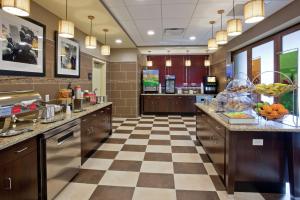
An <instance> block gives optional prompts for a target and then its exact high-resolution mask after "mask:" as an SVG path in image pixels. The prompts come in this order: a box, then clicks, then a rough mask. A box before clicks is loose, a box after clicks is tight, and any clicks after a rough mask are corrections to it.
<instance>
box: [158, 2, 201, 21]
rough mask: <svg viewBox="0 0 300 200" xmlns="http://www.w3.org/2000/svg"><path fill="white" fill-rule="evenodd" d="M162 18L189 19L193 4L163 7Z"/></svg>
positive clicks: (193, 7)
mask: <svg viewBox="0 0 300 200" xmlns="http://www.w3.org/2000/svg"><path fill="white" fill-rule="evenodd" d="M162 8H163V9H162V11H163V18H179V19H180V18H183V19H187V18H191V17H192V14H193V11H194V9H195V4H168V5H163V7H162Z"/></svg>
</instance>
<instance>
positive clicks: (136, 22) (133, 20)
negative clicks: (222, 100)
mask: <svg viewBox="0 0 300 200" xmlns="http://www.w3.org/2000/svg"><path fill="white" fill-rule="evenodd" d="M43 1H46V0H43ZM101 1H102V2H103V3H104V4H105V6H106V7H107V9H109V11H110V12H111V13H112V15H113V16H114V17H115V18H116V20H118V22H119V23H120V24H121V26H122V27H123V28H124V30H125V31H126V32H127V33H128V34H129V36H130V37H131V38H132V40H133V41H134V42H135V44H136V45H137V46H138V47H145V46H193V45H196V46H198V45H200V46H201V45H207V40H208V39H209V37H210V36H211V26H210V25H209V23H208V22H209V21H210V20H215V21H216V22H217V24H216V26H215V30H218V29H219V28H220V21H221V20H220V15H218V14H217V10H219V9H224V10H225V13H224V20H223V21H224V24H225V22H226V21H227V20H228V19H230V18H232V17H231V15H232V0H101ZM292 1H293V0H266V1H265V4H266V16H270V15H271V14H273V13H274V12H276V11H278V10H280V9H281V8H283V7H284V6H286V5H287V4H289V3H291V2H292ZM235 2H236V3H235V4H236V9H237V10H236V13H237V14H238V15H241V16H238V17H242V13H243V11H242V8H243V6H242V4H244V3H245V2H247V0H236V1H235ZM252 26H253V25H248V24H247V25H246V24H244V31H245V30H247V29H249V28H251V27H252ZM168 28H182V29H184V31H183V33H182V34H166V33H165V29H168ZM148 30H154V31H155V33H156V34H155V35H153V36H149V35H147V31H148ZM190 36H196V40H194V41H191V40H190V39H189V37H190Z"/></svg>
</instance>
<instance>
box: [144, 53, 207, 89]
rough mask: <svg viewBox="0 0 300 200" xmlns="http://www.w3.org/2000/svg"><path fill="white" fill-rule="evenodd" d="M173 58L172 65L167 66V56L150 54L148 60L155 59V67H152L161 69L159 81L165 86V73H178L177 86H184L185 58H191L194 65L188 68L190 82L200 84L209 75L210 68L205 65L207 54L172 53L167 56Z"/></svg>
mask: <svg viewBox="0 0 300 200" xmlns="http://www.w3.org/2000/svg"><path fill="white" fill-rule="evenodd" d="M167 57H168V58H169V57H171V59H172V67H170V68H166V67H165V60H166V56H164V55H157V56H148V60H152V61H153V67H151V69H158V70H159V81H160V83H161V84H162V85H163V86H164V85H165V75H166V74H172V75H176V86H182V84H183V83H185V82H186V70H185V68H186V67H185V66H184V64H185V59H186V58H188V57H189V58H190V59H191V62H192V66H191V67H189V68H188V70H187V75H188V83H197V84H200V83H201V82H202V81H203V77H204V76H206V75H207V73H208V70H207V68H206V67H204V60H205V58H206V56H205V55H190V56H183V55H172V56H167Z"/></svg>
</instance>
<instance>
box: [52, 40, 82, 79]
mask: <svg viewBox="0 0 300 200" xmlns="http://www.w3.org/2000/svg"><path fill="white" fill-rule="evenodd" d="M79 62H80V46H79V43H78V42H76V41H75V40H71V39H67V38H62V37H59V36H58V35H57V34H56V69H55V76H56V77H69V78H79V77H80V63H79Z"/></svg>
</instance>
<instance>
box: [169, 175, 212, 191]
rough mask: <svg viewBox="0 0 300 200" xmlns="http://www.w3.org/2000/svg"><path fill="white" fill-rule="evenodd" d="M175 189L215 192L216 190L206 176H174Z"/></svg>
mask: <svg viewBox="0 0 300 200" xmlns="http://www.w3.org/2000/svg"><path fill="white" fill-rule="evenodd" d="M174 181H175V189H177V190H199V191H215V190H216V188H215V186H214V184H213V182H212V180H211V179H210V177H209V176H208V175H191V174H175V175H174Z"/></svg>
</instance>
